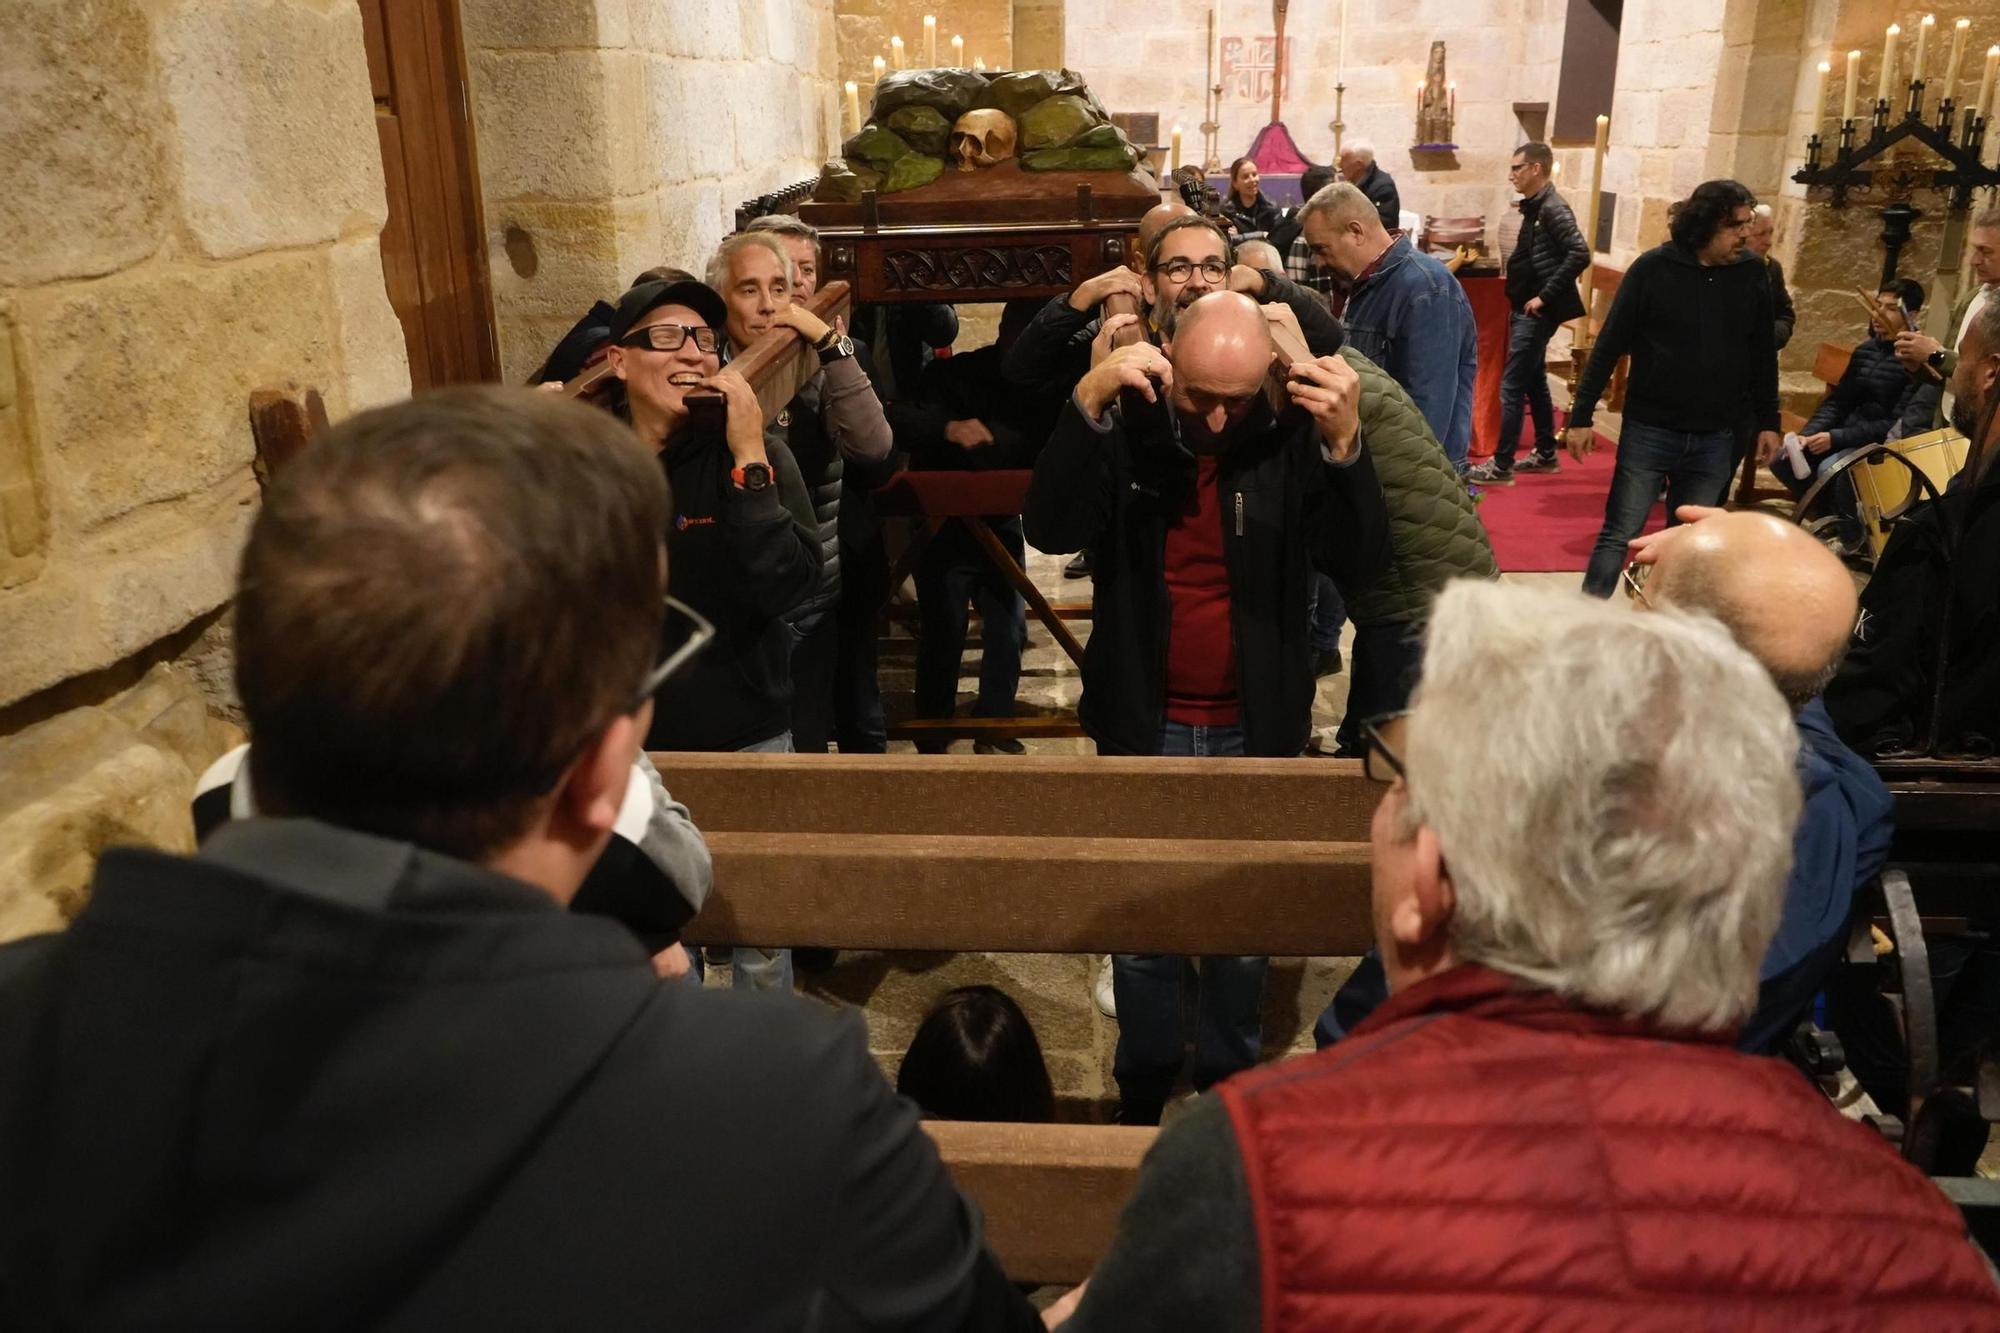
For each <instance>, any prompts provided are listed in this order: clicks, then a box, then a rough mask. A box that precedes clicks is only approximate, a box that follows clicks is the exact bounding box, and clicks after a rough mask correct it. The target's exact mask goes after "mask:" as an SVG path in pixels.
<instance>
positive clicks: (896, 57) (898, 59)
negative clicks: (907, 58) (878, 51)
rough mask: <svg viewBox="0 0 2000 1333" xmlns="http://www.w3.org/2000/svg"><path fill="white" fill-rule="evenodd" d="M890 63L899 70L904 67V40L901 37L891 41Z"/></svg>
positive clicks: (893, 38)
mask: <svg viewBox="0 0 2000 1333" xmlns="http://www.w3.org/2000/svg"><path fill="white" fill-rule="evenodd" d="M889 63H890V64H892V65H894V66H895V67H896V68H897V69H901V68H902V67H903V39H902V38H900V37H891V38H890V39H889Z"/></svg>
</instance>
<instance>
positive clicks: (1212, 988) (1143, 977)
mask: <svg viewBox="0 0 2000 1333" xmlns="http://www.w3.org/2000/svg"><path fill="white" fill-rule="evenodd" d="M1160 753H1161V754H1163V755H1180V756H1190V755H1212V756H1218V757H1232V756H1240V755H1241V754H1242V753H1243V729H1242V728H1241V727H1234V726H1230V727H1195V726H1189V725H1187V724H1186V723H1182V722H1167V723H1165V724H1164V725H1163V726H1162V727H1161V729H1160ZM1270 963H1271V960H1270V959H1268V958H1254V957H1248V956H1239V955H1235V954H1218V955H1211V956H1209V957H1205V958H1203V959H1202V960H1201V993H1200V999H1199V1001H1198V1004H1197V1017H1196V1023H1195V1044H1194V1086H1195V1088H1196V1090H1198V1091H1200V1090H1205V1089H1207V1088H1208V1087H1209V1086H1210V1085H1211V1084H1213V1083H1217V1082H1220V1081H1221V1080H1222V1079H1225V1078H1227V1077H1229V1076H1230V1075H1231V1074H1234V1073H1237V1072H1238V1071H1240V1070H1244V1069H1248V1068H1249V1067H1250V1066H1252V1065H1254V1064H1256V1063H1257V1055H1258V1053H1259V1051H1260V1050H1261V1048H1262V1046H1263V1036H1264V1022H1263V1014H1264V973H1265V972H1266V971H1267V970H1268V969H1269V967H1270ZM1186 966H1187V960H1186V959H1184V958H1180V957H1176V956H1173V955H1169V954H1117V955H1115V956H1113V958H1112V960H1111V987H1112V991H1113V992H1114V993H1115V994H1116V996H1117V997H1118V1051H1117V1054H1116V1056H1115V1057H1114V1059H1113V1061H1112V1073H1113V1075H1114V1076H1115V1077H1116V1078H1117V1080H1118V1118H1119V1121H1120V1122H1121V1123H1123V1124H1128V1125H1152V1124H1158V1123H1159V1119H1160V1113H1161V1111H1163V1110H1165V1109H1166V1104H1167V1098H1168V1096H1169V1095H1171V1094H1172V1092H1173V1090H1174V1081H1175V1080H1176V1079H1177V1078H1179V1076H1180V1071H1181V1064H1182V1061H1183V1058H1184V1056H1185V1053H1186V1049H1187V1033H1186V1031H1185V1029H1184V1027H1183V1024H1182V1021H1181V975H1182V971H1183V970H1184V969H1185V967H1186Z"/></svg>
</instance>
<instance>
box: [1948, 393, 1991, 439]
mask: <svg viewBox="0 0 2000 1333" xmlns="http://www.w3.org/2000/svg"><path fill="white" fill-rule="evenodd" d="M1985 408H1986V404H1984V403H1982V402H1980V401H1978V400H1977V399H1976V398H1975V397H1974V396H1973V395H1972V394H1969V393H1962V394H1960V395H1959V396H1958V397H1956V398H1954V399H1952V400H1951V422H1950V425H1951V428H1952V429H1953V430H1955V431H1957V432H1958V433H1959V434H1960V435H1963V436H1964V437H1965V438H1966V439H1968V440H1969V439H1971V438H1972V433H1973V432H1974V431H1976V430H1978V429H1979V414H1980V413H1981V412H1982V411H1984V410H1985Z"/></svg>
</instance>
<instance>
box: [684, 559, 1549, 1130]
mask: <svg viewBox="0 0 2000 1333" xmlns="http://www.w3.org/2000/svg"><path fill="white" fill-rule="evenodd" d="M1065 560H1066V557H1057V556H1049V555H1043V554H1041V553H1039V552H1036V551H1033V550H1031V551H1030V552H1029V553H1028V572H1029V574H1030V576H1031V577H1033V578H1034V580H1035V582H1036V585H1037V586H1038V587H1040V588H1041V589H1042V591H1043V592H1044V593H1046V594H1047V595H1048V596H1049V597H1050V599H1051V600H1055V601H1079V600H1087V599H1088V597H1089V586H1090V585H1089V584H1088V582H1084V581H1075V580H1065V579H1064V578H1063V576H1062V567H1063V565H1064V563H1065ZM1510 577H1520V578H1523V579H1551V580H1558V581H1561V582H1562V583H1564V584H1565V585H1568V584H1573V583H1574V582H1575V580H1576V577H1577V576H1576V575H1574V574H1552V575H1551V574H1536V575H1522V576H1510ZM976 624H977V622H976V621H975V627H976ZM1071 625H1072V627H1073V628H1074V629H1075V630H1076V631H1077V633H1078V634H1079V636H1080V637H1082V636H1086V635H1087V631H1088V629H1089V623H1088V622H1087V621H1073V622H1071ZM1347 638H1348V639H1349V640H1351V638H1352V629H1351V627H1350V629H1349V631H1348V635H1347ZM913 661H914V657H913V646H912V644H911V643H910V641H909V639H908V638H907V637H906V636H904V635H902V634H901V632H900V630H899V631H898V632H897V635H896V637H895V638H894V639H893V640H891V641H890V642H888V643H886V644H885V645H884V650H883V653H882V666H881V680H882V691H883V695H884V698H885V701H886V703H887V706H888V708H889V710H890V713H891V716H892V717H894V716H898V715H901V714H903V713H906V712H907V709H908V706H909V692H910V690H911V687H912V683H913V682H912V670H913ZM978 670H979V652H978V640H977V630H976V628H975V631H974V635H973V639H972V642H971V643H969V644H968V646H967V649H966V653H965V658H964V661H963V663H962V665H961V675H960V686H959V688H960V705H961V711H963V710H966V709H969V707H970V705H971V702H972V695H973V691H974V690H975V688H976V685H977V680H978ZM1080 688H1081V685H1080V681H1079V680H1078V677H1077V672H1076V667H1075V666H1074V664H1073V663H1071V662H1070V660H1069V658H1068V656H1067V655H1065V654H1064V652H1063V651H1062V649H1061V648H1060V647H1058V646H1057V645H1056V643H1055V641H1054V640H1053V639H1052V638H1050V636H1049V634H1048V632H1047V631H1046V630H1045V629H1043V628H1042V626H1041V625H1040V624H1039V623H1038V622H1037V621H1036V620H1035V619H1034V618H1033V617H1032V616H1030V617H1029V620H1028V646H1027V650H1026V652H1025V653H1024V654H1023V656H1022V663H1021V685H1020V690H1019V693H1018V696H1017V697H1018V699H1019V701H1020V703H1021V706H1022V708H1023V710H1024V711H1027V710H1031V709H1033V710H1042V709H1057V708H1064V709H1068V708H1074V707H1075V705H1076V699H1077V695H1078V693H1079V692H1080ZM1346 703H1347V676H1346V674H1345V673H1342V674H1338V675H1333V676H1329V677H1326V678H1325V679H1323V680H1321V681H1320V685H1319V697H1318V699H1317V701H1316V703H1315V705H1314V709H1313V724H1314V727H1315V730H1319V729H1322V728H1331V727H1332V726H1334V725H1336V724H1337V723H1338V722H1339V721H1340V718H1341V714H1342V712H1343V710H1344V709H1345V707H1346ZM1025 743H1026V745H1027V746H1028V749H1029V751H1030V752H1031V753H1038V754H1089V753H1091V752H1092V749H1091V745H1090V742H1088V741H1085V740H1074V739H1059V740H1030V741H1027V742H1025ZM890 748H891V749H892V750H899V751H909V750H910V749H911V748H912V747H911V746H909V745H908V744H907V743H895V744H892V745H891V747H890ZM953 748H954V750H957V751H964V752H968V753H969V752H970V751H971V749H972V744H971V742H969V741H961V742H959V743H957V744H956V745H955V746H954V747H953ZM992 762H994V763H996V764H1004V763H1007V762H1008V759H1007V757H1006V756H1004V755H994V756H992ZM1305 762H1310V761H1305ZM1099 961H1100V959H1099V958H1097V957H1086V956H1077V955H1063V954H1000V953H961V954H893V955H892V954H882V953H843V954H841V955H840V956H839V959H838V961H837V962H836V963H835V964H834V966H833V967H832V968H830V969H829V970H827V971H824V972H819V973H816V974H812V975H808V976H805V977H802V978H801V989H803V990H804V991H805V992H806V993H807V994H810V995H814V996H816V997H818V998H820V999H823V1000H826V1001H828V1002H830V1003H835V1004H848V1005H854V1006H857V1007H859V1008H860V1009H861V1010H862V1012H863V1013H864V1014H865V1015H866V1017H867V1020H868V1030H869V1039H870V1045H871V1047H872V1048H873V1050H874V1051H875V1054H876V1056H877V1058H878V1059H879V1060H881V1062H882V1065H883V1068H884V1069H885V1070H886V1071H887V1072H888V1074H889V1075H890V1077H891V1078H893V1077H894V1076H895V1071H896V1066H897V1065H898V1063H899V1062H900V1061H901V1059H902V1055H903V1051H904V1049H905V1048H906V1047H907V1046H908V1045H909V1041H910V1038H911V1037H912V1036H913V1035H914V1034H915V1032H916V1028H917V1025H918V1024H919V1023H920V1022H921V1021H922V1020H923V1016H924V1014H925V1013H927V1012H928V1011H929V1009H930V1007H931V1005H933V1004H934V1003H936V1001H937V1000H938V999H939V998H940V997H941V996H943V995H944V994H945V993H946V992H947V991H950V990H952V989H954V988H956V987H959V986H969V985H978V984H982V983H983V984H987V985H992V986H997V987H999V988H1001V989H1002V990H1005V991H1006V992H1007V993H1008V994H1010V995H1012V996H1013V997H1014V998H1015V1000H1016V1001H1018V1002H1019V1003H1020V1005H1021V1007H1022V1009H1023V1010H1024V1011H1025V1012H1026V1013H1027V1015H1028V1018H1029V1020H1030V1021H1031V1022H1032V1023H1033V1024H1034V1026H1035V1031H1036V1033H1037V1035H1038V1036H1039V1038H1040V1040H1041V1043H1042V1050H1043V1053H1044V1055H1045V1056H1046V1058H1047V1060H1048V1065H1049V1073H1050V1076H1051V1078H1052V1079H1053V1080H1054V1083H1055V1087H1056V1095H1057V1098H1058V1100H1059V1102H1060V1104H1061V1110H1060V1114H1061V1115H1062V1116H1063V1118H1065V1119H1080V1120H1093V1119H1102V1118H1104V1117H1106V1116H1107V1115H1108V1113H1109V1108H1110V1103H1111V1100H1112V1098H1113V1097H1114V1095H1115V1092H1114V1085H1113V1083H1112V1080H1111V1056H1112V1050H1113V1047H1114V1045H1115V1044H1116V1041H1117V1036H1118V1029H1117V1023H1116V1021H1115V1020H1113V1019H1109V1018H1106V1017H1105V1016H1104V1015H1103V1014H1101V1013H1099V1012H1098V1010H1097V1007H1096V1005H1095V1003H1093V1001H1092V998H1091V988H1092V983H1093V981H1094V979H1095V977H1096V974H1097V967H1098V964H1099ZM1354 963H1355V960H1354V959H1352V958H1274V959H1272V962H1271V972H1270V977H1269V980H1268V981H1267V983H1266V986H1265V992H1264V1050H1265V1056H1266V1058H1272V1057H1275V1056H1278V1055H1282V1054H1285V1053H1287V1052H1289V1051H1303V1050H1310V1049H1311V1048H1312V1025H1313V1021H1314V1019H1316V1018H1317V1017H1318V1016H1319V1013H1320V1011H1321V1010H1322V1009H1323V1008H1325V1007H1326V1004H1327V1002H1328V1001H1329V1000H1330V999H1331V998H1332V996H1333V992H1334V990H1335V988H1336V987H1338V986H1339V985H1340V983H1341V982H1342V981H1344V980H1345V979H1346V977H1347V975H1348V973H1349V972H1351V971H1352V970H1353V967H1354ZM727 975H728V969H727V968H726V967H725V968H716V969H712V970H711V971H710V973H709V982H708V984H710V985H725V984H727V980H726V978H727Z"/></svg>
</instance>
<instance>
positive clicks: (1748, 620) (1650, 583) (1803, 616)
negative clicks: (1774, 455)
mask: <svg viewBox="0 0 2000 1333" xmlns="http://www.w3.org/2000/svg"><path fill="white" fill-rule="evenodd" d="M1646 594H1647V599H1648V600H1649V601H1650V602H1651V603H1652V604H1653V605H1654V606H1671V607H1675V608H1678V609H1680V610H1686V611H1701V612H1705V613H1706V614H1708V615H1711V616H1714V617H1715V618H1716V619H1717V620H1720V621H1721V622H1722V623H1723V624H1724V625H1725V626H1727V627H1728V629H1729V632H1730V633H1731V634H1733V635H1734V636H1735V637H1736V641H1737V642H1738V643H1739V644H1741V645H1742V646H1743V647H1744V648H1745V649H1746V650H1747V651H1748V652H1749V653H1750V655H1751V656H1752V657H1755V658H1756V659H1757V660H1758V661H1759V662H1761V663H1763V664H1764V669H1765V670H1766V671H1769V672H1770V673H1771V679H1772V680H1774V681H1775V682H1776V683H1777V686H1778V690H1779V692H1780V693H1782V694H1783V695H1784V696H1785V698H1786V699H1787V700H1789V701H1790V702H1791V704H1792V706H1793V707H1795V708H1796V707H1801V706H1803V705H1804V704H1806V703H1807V702H1808V701H1810V700H1811V699H1812V697H1813V696H1814V695H1815V694H1817V693H1819V691H1820V689H1821V688H1822V687H1823V686H1825V684H1826V682H1827V679H1828V678H1829V677H1831V676H1832V674H1833V671H1834V668H1836V667H1837V666H1839V665H1840V658H1841V655H1842V654H1843V653H1844V652H1845V651H1846V649H1847V641H1848V638H1849V636H1850V635H1851V634H1852V632H1853V629H1854V617H1855V609H1856V602H1857V599H1856V597H1855V592H1854V579H1853V576H1852V575H1850V574H1849V573H1848V572H1847V567H1846V566H1845V565H1843V564H1841V563H1840V560H1839V558H1838V557H1836V556H1835V555H1834V554H1833V552H1831V551H1829V550H1827V549H1826V547H1825V546H1823V545H1821V544H1820V543H1819V542H1818V541H1816V540H1814V539H1813V538H1812V537H1811V536H1810V535H1808V534H1807V533H1806V532H1805V530H1804V529H1802V528H1799V527H1796V526H1794V525H1793V524H1790V523H1786V522H1783V521H1781V520H1779V519H1777V518H1774V517H1772V516H1771V515H1769V514H1752V513H1728V514H1716V515H1713V516H1711V517H1708V518H1704V519H1702V520H1701V521H1700V522H1698V523H1691V524H1688V525H1687V526H1686V527H1684V528H1683V529H1682V530H1681V531H1680V533H1679V534H1678V535H1676V537H1675V538H1674V539H1673V540H1672V541H1669V542H1666V543H1664V544H1663V545H1662V547H1661V551H1660V558H1659V562H1658V564H1657V565H1656V566H1655V567H1654V569H1653V573H1652V576H1651V577H1650V578H1649V579H1648V580H1647V583H1646Z"/></svg>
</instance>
